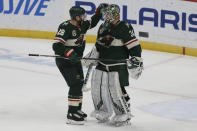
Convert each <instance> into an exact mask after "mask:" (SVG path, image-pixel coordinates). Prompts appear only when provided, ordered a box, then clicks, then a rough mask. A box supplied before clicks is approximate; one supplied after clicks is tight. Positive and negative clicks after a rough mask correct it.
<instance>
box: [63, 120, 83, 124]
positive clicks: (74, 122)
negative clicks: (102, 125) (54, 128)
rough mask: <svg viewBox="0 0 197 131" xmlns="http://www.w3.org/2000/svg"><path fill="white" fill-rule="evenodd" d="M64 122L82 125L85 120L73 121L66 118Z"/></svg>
mask: <svg viewBox="0 0 197 131" xmlns="http://www.w3.org/2000/svg"><path fill="white" fill-rule="evenodd" d="M66 124H71V125H84V124H85V121H74V120H70V119H67V121H66Z"/></svg>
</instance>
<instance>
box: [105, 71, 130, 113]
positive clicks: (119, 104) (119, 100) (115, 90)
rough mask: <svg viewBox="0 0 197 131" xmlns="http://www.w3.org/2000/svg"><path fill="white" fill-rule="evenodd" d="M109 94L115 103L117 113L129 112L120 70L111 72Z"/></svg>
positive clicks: (109, 74) (114, 107)
mask: <svg viewBox="0 0 197 131" xmlns="http://www.w3.org/2000/svg"><path fill="white" fill-rule="evenodd" d="M108 76H109V82H108V83H109V94H110V97H111V100H112V103H113V109H114V112H115V114H116V115H123V114H128V113H129V107H128V104H127V102H126V100H125V98H124V95H123V93H122V90H121V87H120V82H119V75H118V72H109V73H108Z"/></svg>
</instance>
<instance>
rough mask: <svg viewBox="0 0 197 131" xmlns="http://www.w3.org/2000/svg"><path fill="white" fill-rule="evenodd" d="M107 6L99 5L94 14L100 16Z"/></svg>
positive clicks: (104, 4)
mask: <svg viewBox="0 0 197 131" xmlns="http://www.w3.org/2000/svg"><path fill="white" fill-rule="evenodd" d="M107 6H108V4H106V3H102V4H100V5H99V6H98V7H97V9H96V10H95V14H102V13H103V10H104V9H105V8H106V7H107Z"/></svg>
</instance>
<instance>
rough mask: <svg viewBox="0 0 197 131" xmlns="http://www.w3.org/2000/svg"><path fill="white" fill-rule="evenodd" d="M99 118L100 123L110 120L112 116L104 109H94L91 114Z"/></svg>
mask: <svg viewBox="0 0 197 131" xmlns="http://www.w3.org/2000/svg"><path fill="white" fill-rule="evenodd" d="M90 116H91V117H94V118H96V119H97V120H98V122H99V123H104V122H107V121H109V117H110V116H111V115H110V114H109V113H107V112H104V111H96V110H95V111H93V112H92V113H91V115H90Z"/></svg>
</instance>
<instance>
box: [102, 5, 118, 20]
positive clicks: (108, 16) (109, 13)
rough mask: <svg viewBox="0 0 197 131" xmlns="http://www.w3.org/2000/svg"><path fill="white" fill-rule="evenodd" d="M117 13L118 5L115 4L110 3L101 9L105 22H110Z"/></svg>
mask: <svg viewBox="0 0 197 131" xmlns="http://www.w3.org/2000/svg"><path fill="white" fill-rule="evenodd" d="M119 13H120V10H119V8H118V6H117V5H115V4H111V5H109V6H107V7H106V8H105V9H104V11H103V15H104V19H105V21H106V22H108V23H112V22H113V21H114V20H115V19H116V17H117V16H119Z"/></svg>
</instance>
